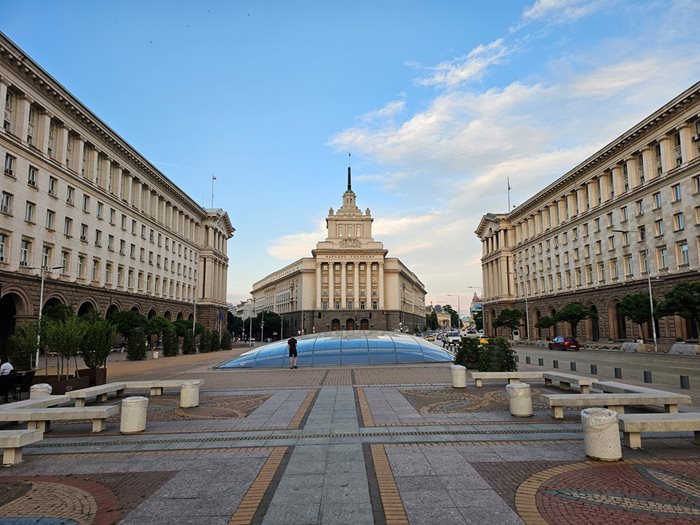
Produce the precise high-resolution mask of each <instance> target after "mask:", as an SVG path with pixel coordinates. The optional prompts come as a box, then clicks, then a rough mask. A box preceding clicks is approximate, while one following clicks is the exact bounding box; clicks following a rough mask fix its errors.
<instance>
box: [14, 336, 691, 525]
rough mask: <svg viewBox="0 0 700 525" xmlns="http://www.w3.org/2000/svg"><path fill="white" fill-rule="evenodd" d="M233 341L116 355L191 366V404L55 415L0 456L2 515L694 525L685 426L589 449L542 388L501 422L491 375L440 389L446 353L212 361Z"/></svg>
mask: <svg viewBox="0 0 700 525" xmlns="http://www.w3.org/2000/svg"><path fill="white" fill-rule="evenodd" d="M245 350H247V348H239V349H235V350H231V351H226V352H218V353H215V354H201V355H192V356H179V357H177V358H160V359H150V360H147V361H142V362H128V361H124V360H122V357H121V356H114V358H113V362H110V364H109V366H108V381H119V380H139V379H155V378H159V379H165V378H175V379H203V380H204V385H203V387H202V391H201V392H200V406H199V407H197V408H190V409H180V408H179V407H178V400H179V396H178V393H177V391H167V392H166V395H165V396H162V397H150V398H149V414H148V426H147V429H146V431H145V432H143V433H140V434H136V435H121V434H120V433H119V420H118V418H114V419H110V420H108V424H107V429H106V431H104V432H101V433H99V434H91V433H90V428H91V426H90V423H89V422H87V421H86V422H84V423H83V422H78V423H66V424H59V423H53V424H52V432H50V433H48V434H47V435H46V437H45V439H44V440H43V441H42V442H40V443H37V444H35V445H32V446H29V447H26V448H25V450H24V459H25V461H24V462H23V463H21V464H19V465H16V466H12V467H7V468H3V469H1V470H0V525H5V524H15V525H27V524H33V525H56V524H59V523H61V524H81V525H82V524H86V525H88V524H111V523H122V524H139V525H141V524H154V525H160V524H163V525H165V524H175V523H178V524H214V525H216V524H238V523H262V524H265V525H276V524H316V523H323V524H372V523H376V524H400V523H411V524H440V525H447V524H452V523H478V524H491V523H493V524H517V523H528V524H535V523H552V524H566V525H572V524H586V523H591V524H593V523H596V524H598V523H615V524H617V525H619V524H625V523H635V524H644V523H654V524H659V523H673V524H680V523H700V447H698V446H697V445H695V444H693V442H692V439H693V435H692V433H676V434H669V435H653V436H650V437H644V439H643V446H644V449H642V450H637V451H633V450H629V449H623V461H620V462H613V463H608V462H593V461H588V460H587V459H586V457H585V455H584V449H583V435H582V430H581V425H580V417H579V412H578V411H567V412H566V417H565V419H564V420H556V421H555V420H553V419H551V418H550V417H549V412H548V410H546V408H545V407H544V406H543V405H542V404H541V403H540V402H539V401H538V400H537V398H538V396H537V394H539V393H541V392H546V391H550V390H552V389H551V388H550V387H545V386H544V385H543V384H538V383H532V389H533V398H534V400H535V401H534V409H535V413H534V416H533V417H531V418H516V417H513V416H511V415H510V412H509V410H508V400H507V397H506V393H505V390H506V389H505V387H504V384H498V383H494V384H487V386H485V387H483V388H480V389H476V388H474V386H473V385H471V384H469V385H468V388H467V389H465V390H462V389H452V388H451V372H450V365H449V364H439V365H402V366H378V367H329V368H307V369H296V370H290V369H275V370H229V371H223V370H213V369H212V367H213V366H214V365H216V364H218V363H220V362H222V361H225V360H228V359H230V358H231V357H233V356H235V355H238V354H240V352H242V351H245ZM111 361H112V360H111ZM523 368H526V367H523ZM530 368H536V367H530ZM693 393H696V392H693ZM146 395H147V394H146ZM119 402H120V400H119V399H114V398H110V399H109V400H108V401H107V403H119ZM699 408H700V407H698V405H697V404H695V405H693V406H691V407H689V408H686V410H693V411H698V409H699ZM2 428H13V427H11V426H3V427H2Z"/></svg>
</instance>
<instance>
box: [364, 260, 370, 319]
mask: <svg viewBox="0 0 700 525" xmlns="http://www.w3.org/2000/svg"><path fill="white" fill-rule="evenodd" d="M365 308H368V309H370V308H372V263H371V262H367V263H365Z"/></svg>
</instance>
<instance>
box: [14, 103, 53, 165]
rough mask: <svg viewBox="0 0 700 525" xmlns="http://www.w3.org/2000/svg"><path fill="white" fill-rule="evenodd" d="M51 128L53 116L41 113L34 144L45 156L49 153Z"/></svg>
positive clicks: (44, 112)
mask: <svg viewBox="0 0 700 525" xmlns="http://www.w3.org/2000/svg"><path fill="white" fill-rule="evenodd" d="M2 100H5V99H2ZM49 126H51V116H50V115H49V114H48V113H47V112H46V111H41V112H39V114H38V115H37V133H36V137H34V144H35V145H36V147H37V148H38V149H39V151H41V152H42V153H43V154H44V155H46V154H47V153H48V151H49Z"/></svg>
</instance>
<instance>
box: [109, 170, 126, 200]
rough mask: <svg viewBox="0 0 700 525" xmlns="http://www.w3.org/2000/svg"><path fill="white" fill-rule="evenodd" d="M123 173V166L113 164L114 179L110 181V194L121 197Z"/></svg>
mask: <svg viewBox="0 0 700 525" xmlns="http://www.w3.org/2000/svg"><path fill="white" fill-rule="evenodd" d="M123 173H124V168H122V167H121V166H119V165H118V164H116V165H115V166H114V180H113V181H112V195H115V196H116V197H117V198H121V193H122V176H123Z"/></svg>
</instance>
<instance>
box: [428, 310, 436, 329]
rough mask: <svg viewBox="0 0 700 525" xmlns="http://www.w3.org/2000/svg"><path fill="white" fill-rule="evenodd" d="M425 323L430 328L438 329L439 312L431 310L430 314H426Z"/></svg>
mask: <svg viewBox="0 0 700 525" xmlns="http://www.w3.org/2000/svg"><path fill="white" fill-rule="evenodd" d="M425 324H426V325H427V326H428V328H430V329H431V330H437V327H438V318H437V314H436V313H435V310H433V311H432V312H430V316H426V322H425Z"/></svg>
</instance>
